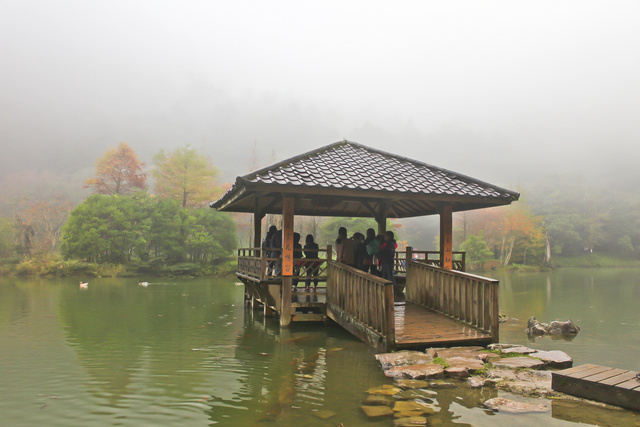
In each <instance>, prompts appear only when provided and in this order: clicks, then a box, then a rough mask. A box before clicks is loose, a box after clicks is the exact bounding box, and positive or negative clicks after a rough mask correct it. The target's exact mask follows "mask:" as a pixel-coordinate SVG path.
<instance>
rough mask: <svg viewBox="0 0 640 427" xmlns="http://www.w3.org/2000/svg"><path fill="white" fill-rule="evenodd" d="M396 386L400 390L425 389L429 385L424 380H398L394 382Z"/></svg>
mask: <svg viewBox="0 0 640 427" xmlns="http://www.w3.org/2000/svg"><path fill="white" fill-rule="evenodd" d="M396 384H398V385H399V386H400V387H402V388H427V387H429V383H428V382H427V381H425V380H405V379H399V380H396Z"/></svg>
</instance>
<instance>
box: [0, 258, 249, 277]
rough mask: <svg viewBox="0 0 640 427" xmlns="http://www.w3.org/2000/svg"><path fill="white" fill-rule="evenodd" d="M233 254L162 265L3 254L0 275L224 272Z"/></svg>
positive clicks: (229, 271) (230, 270) (229, 268)
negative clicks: (12, 256) (106, 262)
mask: <svg viewBox="0 0 640 427" xmlns="http://www.w3.org/2000/svg"><path fill="white" fill-rule="evenodd" d="M236 268H237V261H236V260H235V258H227V259H220V260H216V261H215V262H213V263H206V264H200V263H188V262H186V263H179V264H171V265H165V264H163V263H161V262H141V261H137V262H131V263H129V264H98V263H91V262H84V261H78V260H65V259H62V258H61V257H49V258H23V259H20V258H5V259H1V260H0V275H3V276H40V277H73V276H81V277H141V276H145V277H147V276H152V277H158V276H161V277H162V276H164V277H171V276H183V277H184V276H187V277H201V276H218V277H220V276H227V275H232V274H234V273H235V272H236Z"/></svg>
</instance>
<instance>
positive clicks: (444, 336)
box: [395, 302, 491, 348]
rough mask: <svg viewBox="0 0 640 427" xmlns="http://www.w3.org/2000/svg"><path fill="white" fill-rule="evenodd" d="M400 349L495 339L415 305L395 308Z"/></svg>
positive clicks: (402, 304)
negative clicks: (410, 346) (411, 346)
mask: <svg viewBox="0 0 640 427" xmlns="http://www.w3.org/2000/svg"><path fill="white" fill-rule="evenodd" d="M395 326H396V328H395V330H396V345H397V346H398V347H400V348H401V347H403V346H409V345H414V346H415V345H424V346H429V345H431V344H432V343H446V342H460V343H463V342H464V341H474V342H477V341H486V342H490V340H491V336H490V335H489V334H486V333H484V332H482V331H479V330H477V329H474V328H472V327H470V326H468V325H465V324H463V323H461V322H459V321H456V320H454V319H451V318H449V317H447V316H444V315H442V314H439V313H436V312H434V311H431V310H429V309H427V308H425V307H422V306H419V305H417V304H413V303H409V302H407V303H396V304H395Z"/></svg>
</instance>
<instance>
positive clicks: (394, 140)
mask: <svg viewBox="0 0 640 427" xmlns="http://www.w3.org/2000/svg"><path fill="white" fill-rule="evenodd" d="M394 3H395V4H394ZM638 16H640V3H638V2H636V1H616V2H605V1H599V2H593V1H563V2H557V1H537V2H524V1H510V2H504V1H500V2H498V1H482V2H478V1H466V2H465V1H461V2H445V1H439V2H433V1H414V2H388V1H305V2H299V1H297V2H296V1H268V2H265V1H235V2H222V1H180V2H178V1H174V2H170V1H127V2H125V1H110V2H86V1H81V0H78V1H69V0H61V1H56V2H51V1H2V2H0V40H2V42H0V61H1V66H0V144H1V156H0V157H1V159H0V168H1V169H0V175H4V174H7V173H12V172H18V171H24V170H49V169H50V170H54V171H58V172H67V173H69V174H74V173H77V172H78V171H81V170H84V169H87V174H89V173H91V169H92V167H93V163H94V160H95V158H96V157H97V156H99V155H100V154H102V153H103V152H104V150H105V149H106V148H108V147H110V146H115V145H116V144H117V143H118V142H120V141H127V142H128V143H129V144H130V145H131V146H132V147H133V148H134V149H135V150H136V151H137V152H138V153H139V155H140V157H141V158H142V159H143V160H145V161H146V162H147V164H148V165H149V164H150V162H151V157H152V155H153V154H154V153H156V152H157V151H158V150H159V149H161V148H165V149H167V148H168V149H172V148H174V147H177V146H180V145H184V144H190V145H192V146H194V147H196V148H198V149H200V150H202V151H204V152H205V153H207V154H208V155H210V156H211V157H212V159H213V161H214V162H215V163H216V165H217V166H218V167H219V168H220V169H221V171H222V176H223V179H224V180H227V181H230V180H232V179H233V178H234V177H235V176H236V175H241V174H244V173H247V172H248V168H249V158H250V155H251V151H252V149H253V147H254V143H255V144H256V146H257V150H258V154H259V155H260V157H261V159H260V161H261V166H264V165H266V164H268V163H270V162H271V161H272V160H274V159H277V160H279V159H283V158H286V157H290V156H293V155H296V154H299V153H301V152H303V151H307V150H311V149H314V148H316V147H319V146H322V145H326V144H329V143H332V142H335V141H338V140H342V139H348V140H352V141H356V142H359V143H362V144H365V145H369V146H372V147H376V148H379V149H383V150H386V151H390V152H393V153H397V154H401V155H404V156H408V157H412V158H415V159H418V160H421V161H424V162H427V163H430V164H434V165H437V166H441V167H445V168H448V169H452V170H455V171H458V172H461V173H464V174H468V175H471V176H474V177H477V178H479V179H483V180H487V181H490V182H492V183H495V184H498V185H503V186H507V187H511V188H514V187H515V186H516V185H518V184H520V183H527V182H531V181H533V180H535V179H536V178H539V177H541V176H544V175H545V174H548V173H553V172H559V171H560V172H564V171H568V172H569V171H570V172H579V173H582V174H584V176H586V177H591V178H596V179H607V180H610V182H612V183H618V184H619V183H625V184H627V183H633V182H634V181H637V180H638V179H639V178H640V172H638V168H637V159H638V157H639V156H638V154H639V153H638V151H639V149H638V144H637V142H638V140H639V136H640V130H639V126H638V117H640V78H638V76H637V73H638V70H639V69H640V55H639V54H638V52H640V34H639V32H640V29H639V27H638V25H637V19H638Z"/></svg>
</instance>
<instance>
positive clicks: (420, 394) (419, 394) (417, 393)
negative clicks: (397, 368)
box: [393, 389, 437, 403]
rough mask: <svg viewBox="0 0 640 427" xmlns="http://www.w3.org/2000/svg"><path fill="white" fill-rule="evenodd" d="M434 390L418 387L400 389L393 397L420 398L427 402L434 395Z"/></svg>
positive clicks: (403, 398) (429, 401)
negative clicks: (419, 388)
mask: <svg viewBox="0 0 640 427" xmlns="http://www.w3.org/2000/svg"><path fill="white" fill-rule="evenodd" d="M436 394H437V393H436V392H435V391H432V390H418V389H409V390H405V391H402V392H400V393H398V394H396V395H395V396H393V399H396V400H415V399H420V400H422V401H424V402H427V403H432V401H433V400H432V398H434V397H435V396H436Z"/></svg>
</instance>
